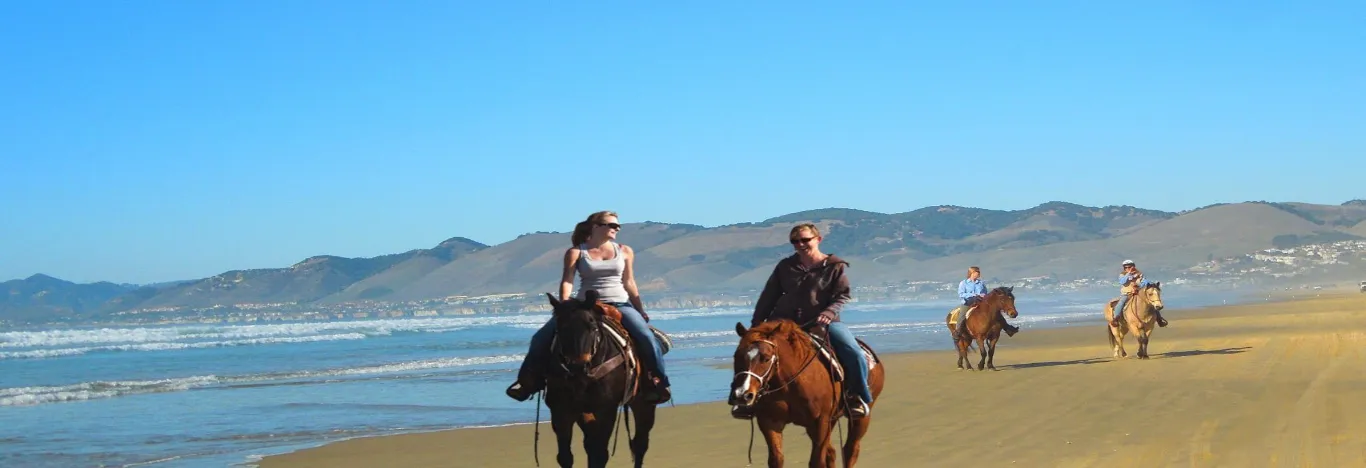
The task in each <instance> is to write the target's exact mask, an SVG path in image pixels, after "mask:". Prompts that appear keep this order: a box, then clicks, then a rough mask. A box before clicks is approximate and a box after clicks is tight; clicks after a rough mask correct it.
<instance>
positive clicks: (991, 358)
mask: <svg viewBox="0 0 1366 468" xmlns="http://www.w3.org/2000/svg"><path fill="white" fill-rule="evenodd" d="M1000 340H1001V336H1000V335H999V334H998V335H996V337H994V338H992V339H991V341H988V342H987V345H988V346H990V347H991V349H988V350H987V369H991V370H998V369H996V342H997V341H1000Z"/></svg>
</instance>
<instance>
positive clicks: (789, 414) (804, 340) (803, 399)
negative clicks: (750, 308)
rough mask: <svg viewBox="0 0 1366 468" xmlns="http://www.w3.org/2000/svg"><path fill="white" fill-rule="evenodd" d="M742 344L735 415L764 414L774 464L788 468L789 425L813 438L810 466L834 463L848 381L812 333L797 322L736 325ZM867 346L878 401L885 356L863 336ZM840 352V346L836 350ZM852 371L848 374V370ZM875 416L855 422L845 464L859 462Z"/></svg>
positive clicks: (870, 381)
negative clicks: (826, 360)
mask: <svg viewBox="0 0 1366 468" xmlns="http://www.w3.org/2000/svg"><path fill="white" fill-rule="evenodd" d="M735 333H736V334H738V335H740V344H739V345H738V346H737V347H736V348H735V378H734V379H733V380H732V382H731V393H730V398H729V400H730V404H731V405H734V406H733V408H732V414H736V412H737V411H741V410H743V411H744V412H747V413H748V414H749V415H750V416H749V417H752V418H758V423H759V430H760V431H762V432H763V434H764V441H765V442H767V443H768V466H769V467H770V468H777V467H781V466H783V428H784V427H786V426H787V425H788V424H789V423H791V424H796V425H798V426H802V427H805V428H806V434H807V436H809V437H811V459H810V466H813V467H833V466H834V465H835V448H834V447H833V446H832V445H831V443H830V434H831V432H833V431H834V430H835V425H836V424H838V423H839V419H840V417H841V416H844V415H845V414H847V411H846V408H845V406H844V401H845V399H844V383H843V382H836V381H835V378H834V377H833V375H832V374H831V372H830V369H829V368H828V367H826V365H825V364H823V363H820V362H816V361H820V360H822V359H821V353H820V352H819V351H817V349H816V347H815V345H814V344H813V343H812V338H811V335H809V334H807V333H806V332H805V331H803V330H802V329H801V327H800V326H798V325H797V324H796V323H795V322H792V321H791V320H773V321H768V322H764V323H761V324H759V325H757V326H755V327H753V328H750V329H748V330H746V329H745V327H744V325H742V324H740V323H736V324H735ZM859 344H860V345H861V347H863V349H864V350H865V356H864V358H871V362H870V365H869V366H868V389H869V390H870V391H871V393H872V394H873V400H874V401H870V402H868V407H869V408H870V409H871V408H872V407H873V404H874V403H875V402H876V400H877V397H878V395H880V394H881V393H882V384H883V370H882V364H881V363H882V360H881V359H879V358H878V357H877V354H876V353H874V352H873V350H872V348H869V347H867V344H866V343H863V341H862V340H859ZM831 356H832V358H833V356H834V350H833V349H832V350H831ZM846 375H847V374H846ZM871 422H872V415H869V416H867V417H863V418H859V419H851V420H850V421H849V439H848V441H846V442H845V444H844V451H843V455H844V457H843V458H844V466H845V467H846V468H847V467H851V466H854V463H855V462H857V461H858V455H859V448H860V442H861V441H862V440H863V436H864V434H866V433H867V432H868V425H869V424H870V423H871Z"/></svg>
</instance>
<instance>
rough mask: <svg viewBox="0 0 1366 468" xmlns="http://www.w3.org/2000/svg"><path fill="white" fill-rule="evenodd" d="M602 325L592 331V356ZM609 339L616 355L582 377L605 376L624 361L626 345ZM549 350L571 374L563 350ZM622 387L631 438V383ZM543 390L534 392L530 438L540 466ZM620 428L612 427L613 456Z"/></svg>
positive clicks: (600, 338) (537, 463)
mask: <svg viewBox="0 0 1366 468" xmlns="http://www.w3.org/2000/svg"><path fill="white" fill-rule="evenodd" d="M604 326H609V325H607V324H606V323H599V324H598V328H597V329H596V330H595V332H594V334H593V347H592V348H590V349H592V350H593V354H592V356H594V357H596V356H597V355H598V351H599V348H600V347H601V346H602V335H603V331H602V327H604ZM556 334H557V335H558V334H559V330H556ZM609 341H610V342H611V343H612V344H613V345H614V346H615V347H616V349H617V355H616V356H612V357H611V358H608V359H607V360H606V361H603V362H601V363H599V364H598V365H596V366H593V367H592V368H590V369H588V370H587V372H585V373H584V374H583V376H584V377H588V378H589V379H592V380H598V379H601V378H602V377H604V376H606V375H607V374H608V373H609V372H612V371H613V370H616V368H617V367H620V366H621V365H622V364H623V363H625V362H626V347H625V346H623V345H622V344H621V343H619V342H617V340H609ZM551 352H552V353H554V354H557V355H559V357H560V359H559V361H560V362H559V364H560V368H561V369H564V371H565V372H567V373H569V374H570V375H573V372H572V371H570V370H569V366H567V365H565V363H564V353H563V352H560V349H559V346H555V347H554V349H552V351H551ZM624 387H625V388H626V390H625V394H624V395H622V404H621V407H622V408H621V409H622V419H623V420H625V423H626V438H627V439H630V438H631V421H630V416H629V414H630V413H629V412H628V410H627V405H626V403H625V401H626V399H627V398H628V397H629V395H630V394H631V390H632V385H631V384H630V383H629V382H628V383H627V384H626V385H624ZM545 392H546V390H541V391H539V392H536V423H535V424H534V426H535V428H536V430H535V436H534V439H532V443H531V453H532V456H533V458H534V459H535V460H536V466H538V467H539V466H541V451H540V445H541V395H543V394H545ZM620 428H621V426H620V425H617V426H616V427H615V428H614V431H613V432H614V435H613V437H612V455H613V456H615V455H616V453H617V437H618V435H619V434H620V432H618V431H616V430H619V429H620Z"/></svg>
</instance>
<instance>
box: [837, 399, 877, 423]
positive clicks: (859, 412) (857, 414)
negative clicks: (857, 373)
mask: <svg viewBox="0 0 1366 468" xmlns="http://www.w3.org/2000/svg"><path fill="white" fill-rule="evenodd" d="M844 403H845V404H847V405H849V419H859V418H866V417H868V413H871V412H872V410H873V408H872V407H871V406H868V403H866V402H864V401H863V398H862V397H860V396H858V395H855V394H852V393H850V394H848V395H846V396H845V397H844Z"/></svg>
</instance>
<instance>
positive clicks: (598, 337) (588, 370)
mask: <svg viewBox="0 0 1366 468" xmlns="http://www.w3.org/2000/svg"><path fill="white" fill-rule="evenodd" d="M557 328H558V327H557ZM588 328H591V331H589V332H588V333H591V334H592V335H593V343H592V345H591V346H589V347H588V351H589V355H588V356H589V358H588V362H587V363H584V364H583V366H584V371H585V375H587V376H588V377H590V378H597V377H594V374H597V373H598V370H599V369H601V368H602V367H604V366H606V365H607V364H610V361H609V362H604V363H601V364H598V365H597V366H593V367H589V364H591V363H592V362H593V358H595V357H597V356H598V348H599V347H601V345H602V323H601V322H598V323H595V324H594V325H593V326H591V327H588ZM555 334H556V341H558V344H557V345H556V346H555V354H558V355H559V358H560V359H559V361H560V362H559V364H560V368H561V369H564V370H565V372H567V373H569V374H570V375H575V373H574V371H573V370H572V369H570V366H569V363H567V362H566V359H568V358H569V355H567V354H565V352H564V348H563V346H564V343H565V342H564V341H560V340H559V338H558V337H559V336H561V333H559V330H556V333H555Z"/></svg>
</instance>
